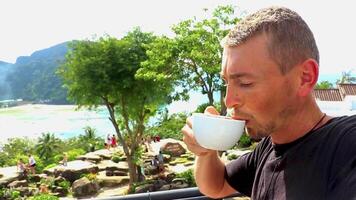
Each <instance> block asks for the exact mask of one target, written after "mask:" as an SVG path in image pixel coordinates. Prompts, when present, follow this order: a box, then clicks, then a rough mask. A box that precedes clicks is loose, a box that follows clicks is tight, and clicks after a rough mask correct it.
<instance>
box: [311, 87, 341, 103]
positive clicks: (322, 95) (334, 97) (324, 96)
mask: <svg viewBox="0 0 356 200" xmlns="http://www.w3.org/2000/svg"><path fill="white" fill-rule="evenodd" d="M313 93H314V96H315V98H316V99H317V100H319V101H342V99H343V98H342V96H341V94H340V91H339V89H314V92H313Z"/></svg>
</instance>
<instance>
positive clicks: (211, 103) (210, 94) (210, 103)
mask: <svg viewBox="0 0 356 200" xmlns="http://www.w3.org/2000/svg"><path fill="white" fill-rule="evenodd" d="M207 94H208V99H209V105H211V106H213V105H214V97H213V92H212V91H211V92H208V93H207Z"/></svg>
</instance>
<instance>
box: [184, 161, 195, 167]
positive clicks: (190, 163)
mask: <svg viewBox="0 0 356 200" xmlns="http://www.w3.org/2000/svg"><path fill="white" fill-rule="evenodd" d="M183 165H184V166H185V167H188V166H192V165H194V162H187V163H184V164H183Z"/></svg>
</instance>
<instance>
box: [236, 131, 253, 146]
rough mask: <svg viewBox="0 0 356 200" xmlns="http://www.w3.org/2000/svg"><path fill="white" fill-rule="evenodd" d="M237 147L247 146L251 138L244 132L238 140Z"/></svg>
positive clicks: (250, 142)
mask: <svg viewBox="0 0 356 200" xmlns="http://www.w3.org/2000/svg"><path fill="white" fill-rule="evenodd" d="M238 144H239V147H242V148H246V147H249V146H250V145H251V144H252V141H251V138H250V137H249V136H248V135H247V134H246V133H244V134H242V136H241V138H240V140H239V142H238Z"/></svg>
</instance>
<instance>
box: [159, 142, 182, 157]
mask: <svg viewBox="0 0 356 200" xmlns="http://www.w3.org/2000/svg"><path fill="white" fill-rule="evenodd" d="M160 150H161V151H162V152H164V153H165V154H170V155H172V156H180V155H182V154H185V152H186V149H185V148H184V147H183V145H182V144H181V142H180V141H178V140H173V139H170V140H168V141H165V142H163V141H162V142H161V147H160Z"/></svg>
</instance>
